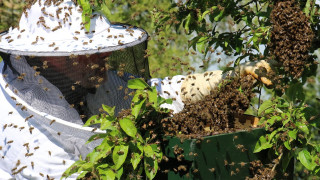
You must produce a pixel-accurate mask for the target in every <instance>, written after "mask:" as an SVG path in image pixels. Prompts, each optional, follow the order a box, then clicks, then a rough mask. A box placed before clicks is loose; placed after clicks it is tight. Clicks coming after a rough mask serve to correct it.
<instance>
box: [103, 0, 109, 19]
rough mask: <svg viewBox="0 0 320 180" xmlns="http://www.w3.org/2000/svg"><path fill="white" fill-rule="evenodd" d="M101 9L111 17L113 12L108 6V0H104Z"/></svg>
mask: <svg viewBox="0 0 320 180" xmlns="http://www.w3.org/2000/svg"><path fill="white" fill-rule="evenodd" d="M101 11H102V13H103V14H104V15H105V16H106V17H111V12H110V9H109V8H108V6H107V5H106V1H103V3H102V4H101Z"/></svg>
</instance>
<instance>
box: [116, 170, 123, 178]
mask: <svg viewBox="0 0 320 180" xmlns="http://www.w3.org/2000/svg"><path fill="white" fill-rule="evenodd" d="M122 174H123V167H121V168H120V169H118V171H117V174H116V176H117V179H121V176H122Z"/></svg>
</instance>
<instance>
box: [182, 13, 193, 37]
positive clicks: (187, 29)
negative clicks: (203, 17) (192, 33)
mask: <svg viewBox="0 0 320 180" xmlns="http://www.w3.org/2000/svg"><path fill="white" fill-rule="evenodd" d="M191 18H192V17H191V13H189V14H188V16H187V18H186V23H185V25H184V29H185V30H186V32H187V34H189V26H190V22H191Z"/></svg>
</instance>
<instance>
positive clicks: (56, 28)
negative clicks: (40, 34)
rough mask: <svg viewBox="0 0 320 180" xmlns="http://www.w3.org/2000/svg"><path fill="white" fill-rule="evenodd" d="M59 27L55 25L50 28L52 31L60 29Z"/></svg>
mask: <svg viewBox="0 0 320 180" xmlns="http://www.w3.org/2000/svg"><path fill="white" fill-rule="evenodd" d="M60 28H61V26H56V27H54V28H53V29H52V31H53V32H54V31H56V30H58V29H60Z"/></svg>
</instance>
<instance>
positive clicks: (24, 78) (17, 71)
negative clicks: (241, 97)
mask: <svg viewBox="0 0 320 180" xmlns="http://www.w3.org/2000/svg"><path fill="white" fill-rule="evenodd" d="M89 24H90V29H89V30H86V28H87V27H86V26H87V24H86V23H82V16H81V8H80V7H79V6H77V5H75V4H74V2H73V1H72V0H64V1H63V0H61V1H51V0H38V1H35V2H34V3H32V4H29V5H28V6H27V8H26V10H25V12H24V13H23V14H22V16H21V19H20V22H19V27H17V28H14V29H9V31H8V32H5V33H3V34H1V38H0V40H1V42H0V52H1V53H0V55H1V57H2V59H3V61H2V62H1V64H0V68H1V70H2V71H1V74H2V76H1V77H0V91H1V92H0V102H1V109H0V127H1V130H0V179H45V178H47V179H50V178H55V179H58V178H60V177H61V175H62V173H63V172H64V171H65V170H66V169H67V168H68V167H69V166H70V165H71V164H72V163H73V162H74V161H76V160H78V159H79V156H82V157H85V156H86V154H88V153H89V152H90V151H91V150H92V149H93V148H94V147H95V146H96V145H97V144H95V143H89V144H85V142H86V141H87V139H88V138H89V137H90V136H91V135H93V134H94V133H103V131H100V130H99V129H97V130H96V128H91V127H82V125H83V123H84V121H85V120H86V119H87V118H88V117H90V116H91V115H93V114H98V113H99V109H100V108H101V105H102V104H106V105H109V106H116V111H117V112H119V111H120V110H121V109H126V108H129V107H130V97H128V93H129V90H128V89H127V88H126V85H127V81H128V80H129V79H131V78H135V77H144V78H146V79H149V83H150V84H151V85H155V86H157V91H158V92H159V94H160V95H161V96H163V97H164V98H175V99H176V100H175V101H174V102H173V104H172V105H165V106H166V107H168V108H170V109H172V110H173V111H174V112H179V111H181V110H182V109H183V101H193V102H194V101H197V100H200V99H201V98H203V97H204V96H206V95H208V94H209V92H210V90H211V89H213V88H214V87H215V86H216V85H217V84H218V83H219V82H220V81H221V79H222V78H223V77H224V76H226V75H225V74H222V71H212V72H206V73H203V74H193V75H190V76H182V75H178V76H174V77H173V78H170V79H169V78H165V79H163V80H161V79H157V78H154V79H151V78H150V76H149V67H148V61H147V60H146V59H145V58H144V51H145V49H146V47H147V37H148V35H147V33H146V32H145V31H144V30H143V29H140V28H137V27H132V26H129V25H123V24H110V23H109V21H108V20H107V18H106V17H104V16H102V15H101V14H98V13H96V14H94V15H93V16H92V18H91V20H90V23H89ZM259 68H260V69H261V68H263V69H264V70H265V72H267V71H269V70H270V66H269V64H268V63H267V62H265V61H260V62H258V63H247V64H243V65H241V66H240V68H239V69H240V71H239V72H240V74H243V75H244V74H251V75H253V76H254V77H255V78H256V79H259V80H261V81H262V82H263V83H265V84H267V85H270V84H271V82H270V81H269V80H268V79H267V78H266V77H264V76H261V74H258V73H257V72H258V71H257V70H258V69H259ZM233 73H234V72H233ZM229 74H230V73H229ZM164 92H166V93H164ZM168 92H169V93H168ZM169 94H170V95H169ZM97 143H99V142H97ZM75 178H76V177H75V176H71V177H70V179H75Z"/></svg>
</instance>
